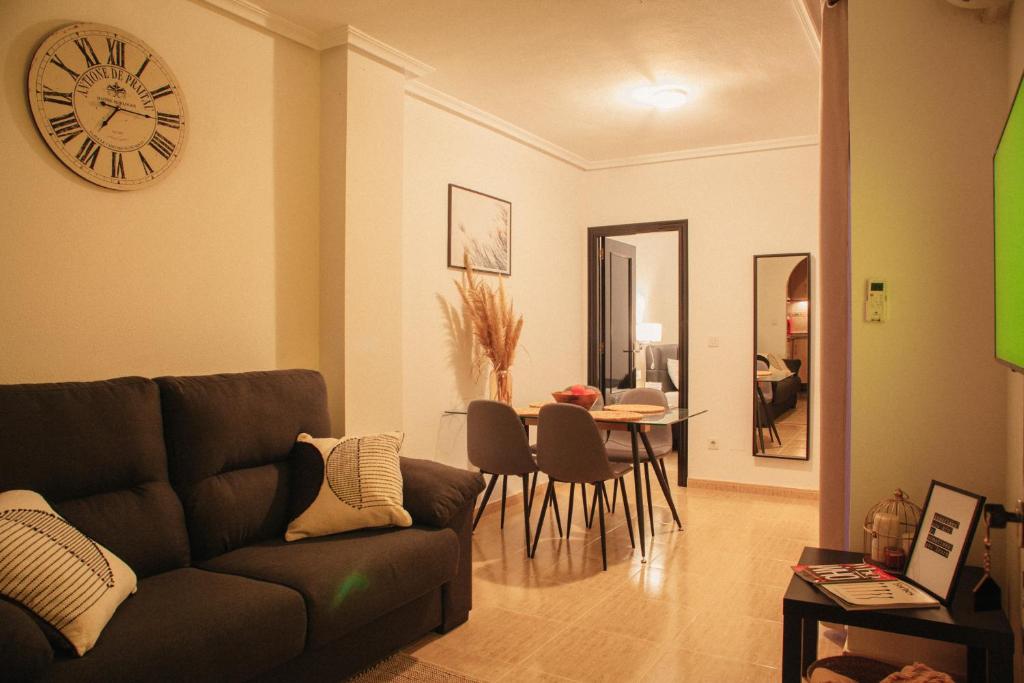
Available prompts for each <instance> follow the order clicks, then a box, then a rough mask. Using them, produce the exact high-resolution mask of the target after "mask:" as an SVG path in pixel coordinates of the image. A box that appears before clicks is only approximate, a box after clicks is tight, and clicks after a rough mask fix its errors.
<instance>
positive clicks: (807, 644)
mask: <svg viewBox="0 0 1024 683" xmlns="http://www.w3.org/2000/svg"><path fill="white" fill-rule="evenodd" d="M800 621H801V622H802V623H803V627H802V629H801V630H802V631H803V635H802V640H803V643H802V644H801V646H800V653H801V654H800V675H801V676H803V674H804V673H806V671H807V668H808V667H809V666H810V665H811V664H813V663H814V661H815V660H816V659H817V658H818V620H817V619H811V618H809V617H804V618H803V619H801V620H800Z"/></svg>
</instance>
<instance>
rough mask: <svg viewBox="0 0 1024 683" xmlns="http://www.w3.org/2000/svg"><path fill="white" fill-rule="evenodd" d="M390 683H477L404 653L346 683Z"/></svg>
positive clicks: (475, 680) (474, 680)
mask: <svg viewBox="0 0 1024 683" xmlns="http://www.w3.org/2000/svg"><path fill="white" fill-rule="evenodd" d="M392 681H399V682H400V681H419V682H421V683H479V682H478V681H477V679H475V678H468V677H466V676H463V675H462V674H458V673H455V672H454V671H449V670H448V669H444V668H442V667H440V666H437V665H435V664H427V663H426V662H421V661H419V660H418V659H416V658H415V657H410V656H409V655H407V654H405V653H404V652H398V653H396V654H393V655H391V656H390V657H388V658H387V659H385V660H384V661H382V662H379V663H377V664H375V665H374V666H373V668H370V669H367V670H366V671H364V672H363V673H361V674H357V675H356V676H355V677H353V678H350V679H348V683H390V682H392Z"/></svg>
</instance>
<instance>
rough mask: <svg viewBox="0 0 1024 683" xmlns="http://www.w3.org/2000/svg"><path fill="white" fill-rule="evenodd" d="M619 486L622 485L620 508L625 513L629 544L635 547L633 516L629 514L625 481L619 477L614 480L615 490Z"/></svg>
mask: <svg viewBox="0 0 1024 683" xmlns="http://www.w3.org/2000/svg"><path fill="white" fill-rule="evenodd" d="M619 486H621V487H622V509H623V511H625V513H626V530H627V531H629V545H631V546H632V547H633V548H634V549H635V548H636V538H635V537H634V536H633V516H632V515H631V514H629V498H627V497H626V481H625V480H624V479H623V478H622V477H619V478H618V479H616V480H615V487H614V488H615V490H616V491H618V490H619Z"/></svg>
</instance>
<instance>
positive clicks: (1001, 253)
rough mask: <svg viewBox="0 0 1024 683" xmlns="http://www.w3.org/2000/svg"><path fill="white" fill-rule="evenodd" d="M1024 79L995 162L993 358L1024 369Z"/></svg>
mask: <svg viewBox="0 0 1024 683" xmlns="http://www.w3.org/2000/svg"><path fill="white" fill-rule="evenodd" d="M1022 88H1024V77H1022V78H1021V82H1020V83H1019V84H1018V86H1017V94H1016V96H1015V97H1014V100H1013V105H1012V106H1011V107H1010V115H1009V117H1007V120H1006V126H1005V127H1004V128H1003V135H1002V137H1000V138H999V145H998V146H997V147H996V153H995V157H994V159H993V168H994V178H993V182H994V192H995V209H994V211H995V226H996V228H995V248H996V254H995V271H996V283H995V284H996V286H995V293H996V358H997V359H999V360H1000V361H1002V362H1004V363H1006V364H1007V365H1009V366H1010V367H1012V368H1014V369H1017V370H1024V94H1022V92H1021V90H1022Z"/></svg>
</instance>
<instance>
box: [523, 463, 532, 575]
mask: <svg viewBox="0 0 1024 683" xmlns="http://www.w3.org/2000/svg"><path fill="white" fill-rule="evenodd" d="M522 478H523V528H524V530H525V531H526V556H527V557H529V556H530V496H528V495H527V491H528V490H529V488H530V475H528V474H524V475H522Z"/></svg>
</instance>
